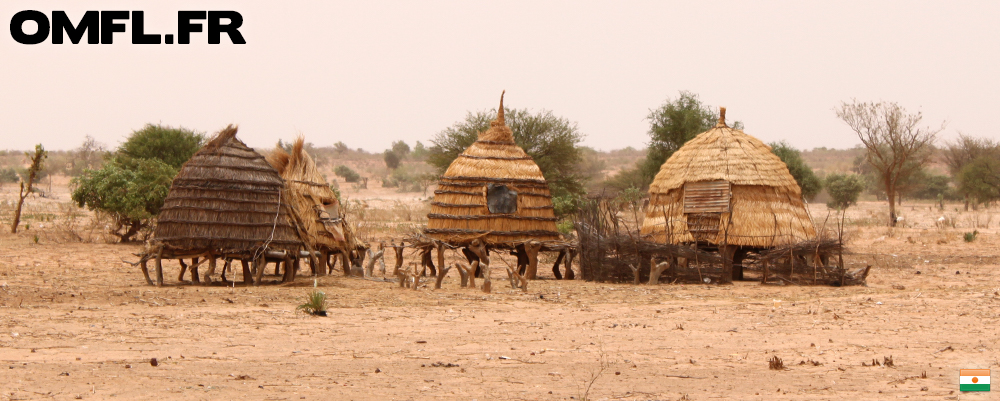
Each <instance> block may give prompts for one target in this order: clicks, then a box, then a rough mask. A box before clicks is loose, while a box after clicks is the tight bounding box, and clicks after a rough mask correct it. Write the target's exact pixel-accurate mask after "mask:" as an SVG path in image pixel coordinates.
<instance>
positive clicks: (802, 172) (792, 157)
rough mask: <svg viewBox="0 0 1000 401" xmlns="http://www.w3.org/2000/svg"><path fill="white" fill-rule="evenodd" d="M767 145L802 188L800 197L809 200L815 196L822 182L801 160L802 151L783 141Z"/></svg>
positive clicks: (821, 186)
mask: <svg viewBox="0 0 1000 401" xmlns="http://www.w3.org/2000/svg"><path fill="white" fill-rule="evenodd" d="M769 145H770V146H771V152H772V153H774V154H775V155H777V156H778V158H779V159H781V161H783V162H785V166H787V167H788V172H789V173H791V174H792V178H795V182H796V183H798V184H799V188H801V189H802V197H803V198H805V199H806V200H809V201H811V200H812V199H813V198H815V197H816V194H818V193H819V191H820V190H821V189H823V183H822V182H820V180H819V178H817V177H816V174H815V173H813V170H812V168H810V167H809V165H807V164H806V162H805V160H802V153H801V152H799V150H798V149H795V148H793V147H792V145H789V144H788V142H785V141H780V142H772V143H770V144H769Z"/></svg>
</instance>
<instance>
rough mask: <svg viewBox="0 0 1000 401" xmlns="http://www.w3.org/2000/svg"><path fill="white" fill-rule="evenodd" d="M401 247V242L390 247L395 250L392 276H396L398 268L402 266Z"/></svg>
mask: <svg viewBox="0 0 1000 401" xmlns="http://www.w3.org/2000/svg"><path fill="white" fill-rule="evenodd" d="M403 249H404V248H403V244H399V246H398V247H394V248H392V250H393V251H395V252H396V265H395V266H393V268H392V275H393V276H398V275H399V269H400V268H401V267H403Z"/></svg>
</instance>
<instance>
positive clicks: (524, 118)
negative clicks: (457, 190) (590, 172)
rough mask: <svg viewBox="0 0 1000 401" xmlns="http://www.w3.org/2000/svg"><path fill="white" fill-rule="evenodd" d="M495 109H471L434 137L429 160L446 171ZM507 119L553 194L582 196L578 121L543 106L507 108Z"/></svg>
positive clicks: (515, 137) (494, 112) (515, 136)
mask: <svg viewBox="0 0 1000 401" xmlns="http://www.w3.org/2000/svg"><path fill="white" fill-rule="evenodd" d="M494 118H496V110H487V111H479V112H476V113H471V112H470V113H468V114H467V115H466V117H465V121H460V122H458V123H455V125H452V126H451V127H448V128H445V129H444V131H441V132H439V133H438V134H437V135H435V136H434V139H432V140H431V143H432V144H433V146H431V147H430V149H429V150H428V155H427V163H428V164H430V165H432V166H434V167H436V168H437V169H438V170H439V171H440V172H441V173H444V171H445V170H447V169H448V166H450V165H451V162H452V161H454V160H455V158H457V157H458V155H459V154H460V153H462V152H463V151H464V150H465V149H466V148H468V147H469V146H471V145H472V143H473V142H475V141H476V139H477V138H478V137H479V133H480V132H483V131H485V130H487V129H488V128H489V127H490V121H493V119H494ZM504 120H505V121H506V123H507V126H508V127H510V129H511V131H513V133H514V142H515V143H517V145H518V146H520V147H521V148H523V149H524V151H525V152H526V153H527V154H528V155H529V156H531V158H532V159H534V161H535V163H536V164H538V167H539V168H540V169H541V170H542V175H544V176H545V180H546V181H548V183H549V188H550V189H551V190H552V196H553V197H579V196H581V195H582V194H583V193H584V187H583V182H582V179H581V177H580V176H579V175H578V174H577V164H578V163H580V161H581V159H582V154H581V150H580V146H579V144H580V141H581V140H583V135H582V134H580V132H579V131H578V130H577V127H576V124H575V123H571V122H570V121H569V120H567V119H565V118H562V117H558V116H556V115H554V114H552V112H551V111H547V110H543V111H540V112H538V113H531V112H529V111H528V110H527V109H508V108H504Z"/></svg>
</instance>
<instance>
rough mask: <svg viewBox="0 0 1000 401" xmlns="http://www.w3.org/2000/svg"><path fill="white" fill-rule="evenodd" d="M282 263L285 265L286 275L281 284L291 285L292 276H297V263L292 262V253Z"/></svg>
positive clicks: (286, 255)
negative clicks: (295, 264)
mask: <svg viewBox="0 0 1000 401" xmlns="http://www.w3.org/2000/svg"><path fill="white" fill-rule="evenodd" d="M282 263H284V265H285V274H284V275H283V276H282V277H281V282H282V283H291V282H292V275H294V274H295V266H293V264H294V263H295V261H294V260H292V255H291V253H288V254H285V260H283V261H282Z"/></svg>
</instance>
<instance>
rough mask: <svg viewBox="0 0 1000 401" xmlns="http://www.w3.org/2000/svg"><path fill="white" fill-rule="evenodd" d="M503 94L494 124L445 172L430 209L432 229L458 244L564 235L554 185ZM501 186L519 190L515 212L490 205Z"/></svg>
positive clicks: (432, 232)
mask: <svg viewBox="0 0 1000 401" xmlns="http://www.w3.org/2000/svg"><path fill="white" fill-rule="evenodd" d="M503 96H504V94H503V93H501V95H500V108H499V109H498V110H497V118H496V119H495V120H493V121H492V122H491V123H490V128H489V129H487V130H486V131H483V132H482V133H480V134H479V139H478V140H477V141H476V142H475V143H473V144H472V146H469V148H468V149H466V150H465V151H464V152H462V154H460V155H459V156H458V158H456V159H455V161H453V162H452V163H451V165H450V166H448V170H447V171H445V173H444V175H443V176H442V177H441V181H440V182H439V183H438V189H437V190H436V191H434V201H433V202H432V203H431V213H430V214H428V215H427V220H428V221H427V229H426V230H425V231H424V232H425V233H426V234H427V235H429V236H431V237H433V238H436V239H439V240H443V241H447V242H449V243H453V244H463V243H468V242H469V241H471V240H472V239H477V238H481V239H482V240H483V241H485V242H487V243H488V244H493V245H498V244H506V245H511V244H515V243H520V242H524V241H527V240H539V241H546V240H558V239H559V232H558V231H557V230H556V224H555V222H556V218H555V213H554V210H553V209H552V196H551V194H550V192H549V185H548V184H547V183H546V182H545V177H543V176H542V170H541V169H539V168H538V165H537V164H535V162H534V161H533V160H532V159H531V156H528V154H527V153H525V152H524V149H521V148H520V147H519V146H517V145H516V144H515V143H514V134H513V131H511V129H510V127H508V126H507V124H506V122H505V121H504V110H503ZM499 187H504V188H503V189H501V190H500V191H506V192H505V193H508V194H510V193H512V194H513V198H512V199H515V201H516V205H515V206H516V208H515V210H514V211H513V212H512V213H509V212H503V213H495V212H491V211H490V210H489V208H488V207H487V197H488V196H489V194H490V191H491V190H497V188H499ZM491 188H492V189H491Z"/></svg>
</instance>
